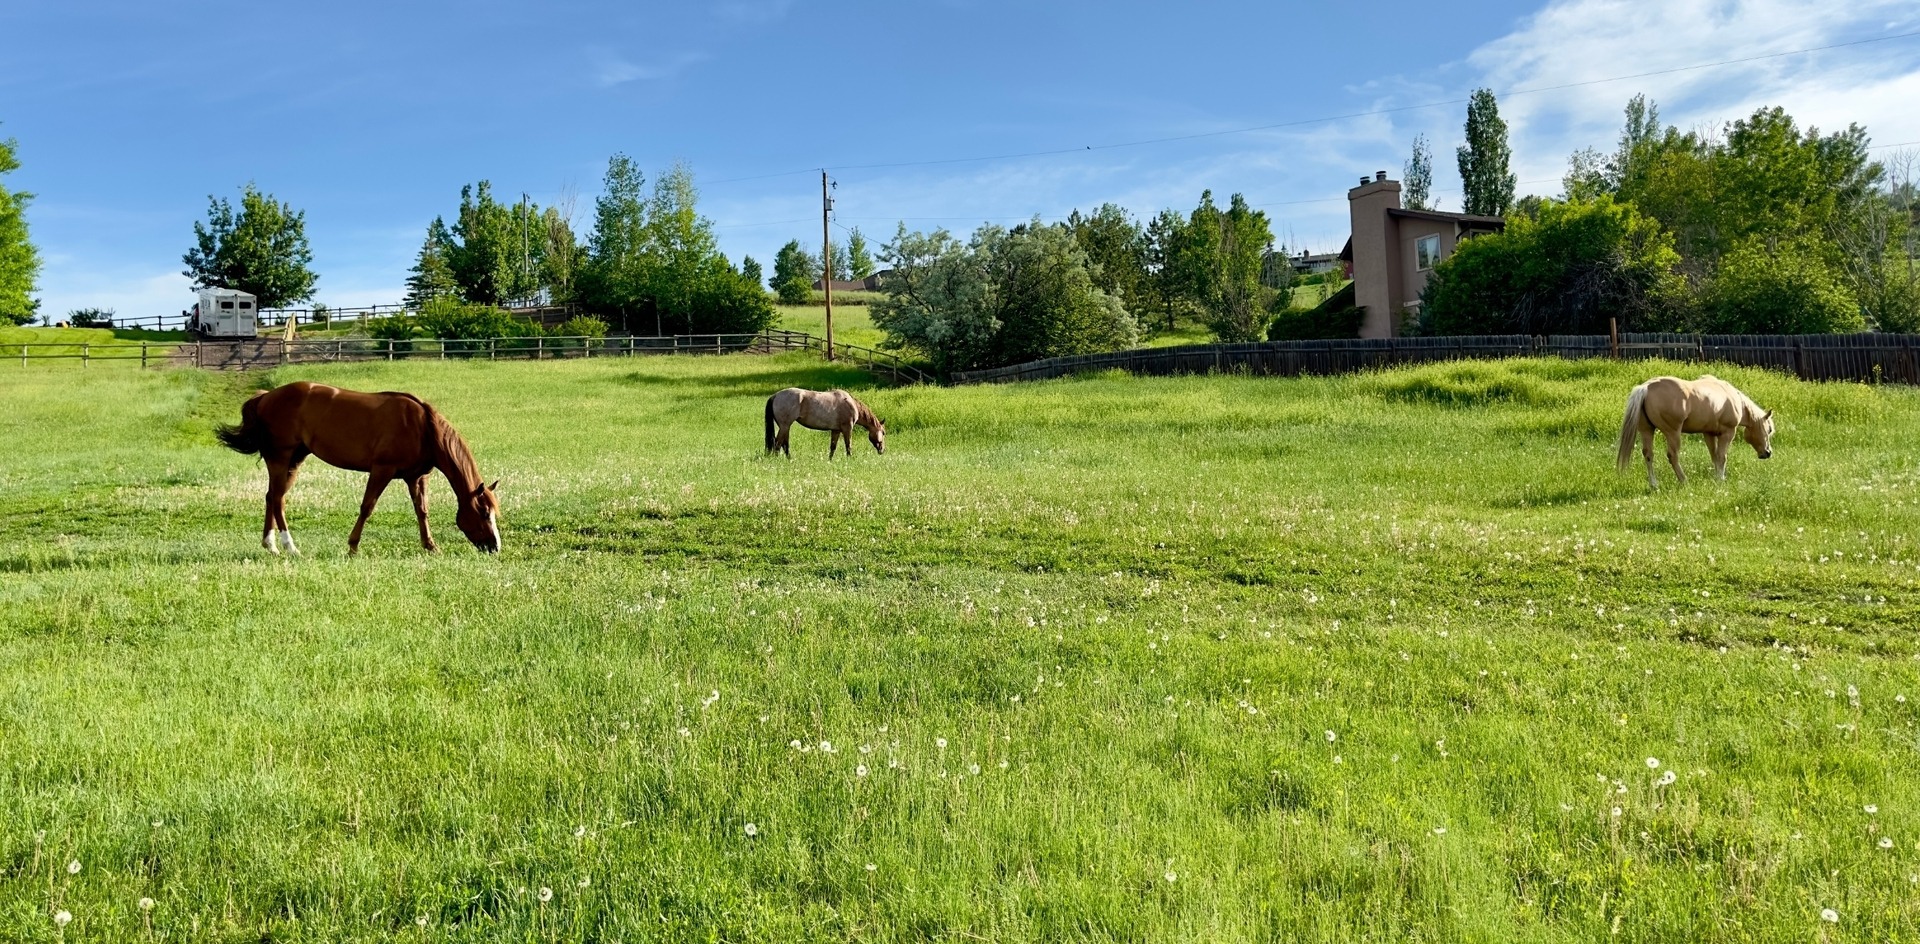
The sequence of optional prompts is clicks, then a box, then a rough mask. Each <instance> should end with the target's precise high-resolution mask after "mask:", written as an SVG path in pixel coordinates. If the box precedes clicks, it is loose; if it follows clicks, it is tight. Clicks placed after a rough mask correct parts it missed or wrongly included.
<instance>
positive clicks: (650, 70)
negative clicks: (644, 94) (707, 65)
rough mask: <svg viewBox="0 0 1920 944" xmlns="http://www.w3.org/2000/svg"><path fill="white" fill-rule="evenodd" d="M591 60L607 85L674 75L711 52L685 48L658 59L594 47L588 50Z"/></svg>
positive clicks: (595, 73) (597, 75) (600, 80)
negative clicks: (639, 59) (635, 58)
mask: <svg viewBox="0 0 1920 944" xmlns="http://www.w3.org/2000/svg"><path fill="white" fill-rule="evenodd" d="M587 60H588V62H589V63H590V64H591V65H592V67H593V76H594V81H595V82H597V83H599V84H600V86H601V87H603V88H606V87H611V86H615V85H622V84H625V83H627V82H651V81H656V80H660V79H671V78H673V77H674V76H677V75H679V74H680V73H681V72H684V71H686V69H687V68H688V67H690V66H693V65H696V64H698V63H701V62H705V61H706V60H707V54H706V53H703V52H683V53H680V54H678V55H675V56H671V57H669V58H667V59H663V60H659V61H655V62H634V61H633V60H631V59H627V58H624V57H622V56H619V55H617V54H615V53H614V52H612V51H611V50H607V49H603V48H593V49H589V50H587Z"/></svg>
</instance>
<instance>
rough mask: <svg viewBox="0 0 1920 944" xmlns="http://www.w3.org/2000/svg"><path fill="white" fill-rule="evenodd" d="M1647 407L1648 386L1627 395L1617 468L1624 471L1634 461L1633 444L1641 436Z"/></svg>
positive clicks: (1642, 385) (1640, 387)
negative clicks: (1641, 424) (1641, 422)
mask: <svg viewBox="0 0 1920 944" xmlns="http://www.w3.org/2000/svg"><path fill="white" fill-rule="evenodd" d="M1646 407H1647V385H1646V384H1641V385H1640V386H1638V387H1635V388H1633V392H1632V393H1630V394H1628V395H1627V415H1626V416H1625V417H1623V418H1621V420H1620V457H1619V461H1618V462H1617V463H1616V465H1615V467H1616V468H1621V469H1624V468H1626V467H1627V463H1629V462H1632V461H1633V444H1634V441H1635V440H1636V439H1637V438H1639V435H1640V414H1641V413H1642V412H1643V411H1645V410H1646Z"/></svg>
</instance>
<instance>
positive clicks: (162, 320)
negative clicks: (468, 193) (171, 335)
mask: <svg viewBox="0 0 1920 944" xmlns="http://www.w3.org/2000/svg"><path fill="white" fill-rule="evenodd" d="M506 312H507V314H510V315H512V316H514V317H516V318H524V319H526V320H528V321H533V322H538V323H539V324H541V325H555V324H560V323H561V322H564V321H566V320H567V319H568V318H571V317H573V316H574V315H577V314H579V313H580V311H579V309H578V308H577V307H575V306H573V305H533V306H521V307H509V308H507V309H506ZM419 313H420V312H419V310H418V309H416V308H410V307H408V306H407V305H404V304H396V305H356V306H353V307H349V308H262V309H260V310H259V312H258V313H257V314H256V320H257V322H258V323H259V325H260V326H261V327H263V328H274V327H281V326H284V325H285V324H286V323H287V322H289V321H291V322H293V323H295V324H297V325H338V324H346V323H348V322H354V323H359V324H365V323H367V322H368V321H374V320H378V319H381V318H393V317H398V316H403V315H417V314H419ZM187 319H188V316H187V315H186V314H185V313H184V312H183V313H181V314H177V315H148V316H146V317H143V318H123V317H120V316H118V315H115V316H113V317H112V318H105V319H102V320H101V321H100V323H98V324H92V325H75V327H114V328H142V329H145V330H148V331H185V330H186V329H187Z"/></svg>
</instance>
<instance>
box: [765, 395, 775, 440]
mask: <svg viewBox="0 0 1920 944" xmlns="http://www.w3.org/2000/svg"><path fill="white" fill-rule="evenodd" d="M773 427H774V422H773V398H772V397H768V398H767V451H768V452H772V451H773Z"/></svg>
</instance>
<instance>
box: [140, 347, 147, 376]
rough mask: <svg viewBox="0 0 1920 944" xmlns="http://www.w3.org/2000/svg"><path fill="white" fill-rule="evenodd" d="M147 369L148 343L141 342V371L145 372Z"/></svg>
mask: <svg viewBox="0 0 1920 944" xmlns="http://www.w3.org/2000/svg"><path fill="white" fill-rule="evenodd" d="M146 368H147V342H145V341H142V342H140V369H141V370H145V369H146Z"/></svg>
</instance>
